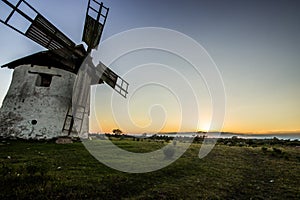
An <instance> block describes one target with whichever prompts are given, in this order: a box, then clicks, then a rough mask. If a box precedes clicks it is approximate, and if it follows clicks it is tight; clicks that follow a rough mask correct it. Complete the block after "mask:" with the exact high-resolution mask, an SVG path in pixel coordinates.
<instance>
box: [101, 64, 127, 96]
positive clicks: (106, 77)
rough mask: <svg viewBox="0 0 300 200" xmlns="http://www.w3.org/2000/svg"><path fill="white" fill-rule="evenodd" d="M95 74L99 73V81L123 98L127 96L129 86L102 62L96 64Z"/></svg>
mask: <svg viewBox="0 0 300 200" xmlns="http://www.w3.org/2000/svg"><path fill="white" fill-rule="evenodd" d="M96 74H99V75H97V77H100V81H103V82H105V83H107V84H108V85H109V86H110V87H112V88H113V89H114V90H115V91H116V92H117V93H119V94H120V95H121V96H123V97H124V98H126V97H127V94H128V86H129V84H128V82H127V81H125V80H124V79H123V78H121V77H120V76H119V75H117V74H116V73H115V72H113V71H112V70H111V69H110V68H108V67H106V66H105V65H104V64H103V63H102V62H100V63H99V64H98V65H97V67H96Z"/></svg>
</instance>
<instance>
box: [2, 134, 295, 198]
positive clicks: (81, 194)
mask: <svg viewBox="0 0 300 200" xmlns="http://www.w3.org/2000/svg"><path fill="white" fill-rule="evenodd" d="M114 142H115V144H117V145H119V146H122V147H123V148H124V149H128V150H130V151H134V152H145V151H151V150H152V149H157V148H158V147H162V146H163V145H165V144H166V143H162V142H155V141H147V140H144V141H133V140H131V139H123V140H119V139H115V140H114ZM230 144H231V143H230ZM200 145H201V144H200V143H197V144H192V146H191V147H190V148H189V149H188V151H186V153H185V154H184V155H183V156H182V157H181V158H180V159H178V160H177V161H176V162H174V163H173V164H171V165H169V166H168V167H166V168H164V169H161V170H159V171H155V172H150V173H144V174H129V173H123V172H119V171H116V170H113V169H110V168H109V167H107V166H105V165H103V164H101V163H100V162H99V161H97V160H96V159H94V158H93V157H92V156H91V155H90V154H89V152H88V151H87V150H86V149H85V148H84V146H83V144H82V143H80V142H75V143H73V144H63V145H62V144H56V143H54V142H33V141H31V142H29V141H27V142H25V141H17V140H3V141H1V145H0V162H1V165H0V176H1V177H0V188H1V193H0V199H300V148H298V147H295V146H293V145H290V146H287V145H275V146H274V145H270V144H267V145H257V146H255V145H254V147H253V146H252V147H251V146H245V145H240V146H239V145H228V144H227V145H225V144H224V143H219V144H218V145H216V146H215V148H214V149H213V151H212V152H210V154H209V155H208V156H207V157H205V158H204V159H201V160H200V159H199V158H198V152H199V148H200Z"/></svg>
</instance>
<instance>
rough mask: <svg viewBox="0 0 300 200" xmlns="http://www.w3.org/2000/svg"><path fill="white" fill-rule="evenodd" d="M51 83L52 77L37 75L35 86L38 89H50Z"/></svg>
mask: <svg viewBox="0 0 300 200" xmlns="http://www.w3.org/2000/svg"><path fill="white" fill-rule="evenodd" d="M51 81H52V75H49V74H38V77H37V80H36V83H35V85H36V86H38V87H50V85H51Z"/></svg>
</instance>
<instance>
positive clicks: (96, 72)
mask: <svg viewBox="0 0 300 200" xmlns="http://www.w3.org/2000/svg"><path fill="white" fill-rule="evenodd" d="M3 3H4V5H5V6H6V8H7V9H8V10H9V11H10V12H8V15H7V16H4V18H3V19H2V18H0V22H1V23H3V24H4V25H6V26H8V27H10V28H12V29H13V30H15V31H17V32H19V33H20V34H22V35H24V36H25V37H27V38H29V39H31V40H32V41H34V42H36V43H38V44H40V45H41V46H43V47H45V48H47V49H48V50H47V51H43V52H39V53H36V54H33V55H30V56H27V57H24V58H21V59H18V60H15V61H13V62H10V63H8V64H5V65H3V66H2V67H8V68H10V69H14V73H13V78H12V82H11V85H10V88H9V90H8V93H7V95H6V97H5V99H4V101H3V105H2V107H1V109H0V137H16V138H23V139H51V138H56V137H60V136H74V134H75V135H76V134H77V133H78V132H79V133H82V127H84V131H85V132H84V133H86V132H88V120H87V119H88V118H87V117H88V114H89V98H88V97H89V91H90V85H94V84H99V83H107V84H108V85H109V86H111V87H112V88H113V89H115V90H116V91H117V92H118V93H119V94H121V95H122V96H124V97H126V95H127V93H128V92H127V90H128V83H127V82H126V81H124V80H123V79H122V78H120V77H119V76H118V75H117V74H116V73H114V72H113V71H112V70H110V69H109V68H107V67H106V66H105V65H104V64H102V63H99V64H98V65H97V66H94V64H93V62H92V58H91V57H90V52H91V51H92V50H93V49H95V48H96V47H97V46H98V45H99V42H100V39H101V35H102V32H103V28H104V25H105V22H106V18H107V15H108V11H109V8H107V7H105V6H104V5H103V3H100V2H98V0H89V1H88V7H87V11H86V19H85V25H84V30H83V36H82V41H83V42H85V44H86V45H87V50H86V49H85V48H84V46H83V45H82V44H81V45H76V44H75V43H74V42H73V41H72V40H71V39H69V38H68V37H67V36H66V35H64V34H63V33H62V32H61V31H60V30H58V29H57V28H56V27H55V26H54V25H53V24H52V23H51V22H49V21H48V20H47V19H46V18H45V17H43V16H42V15H41V14H40V13H39V12H38V11H37V10H35V9H34V8H33V7H32V6H31V5H29V4H28V3H27V2H26V1H25V0H19V1H17V2H16V1H13V0H11V1H10V0H5V1H4V0H3ZM27 13H28V14H27ZM15 15H18V17H19V21H18V23H21V21H22V20H23V21H24V22H25V24H29V26H28V27H27V28H26V30H22V28H17V27H18V26H17V25H16V26H14V25H13V24H12V23H13V21H11V18H12V17H13V16H15ZM84 61H85V62H84ZM83 63H84V64H83ZM81 65H83V66H84V67H83V69H82V68H81ZM73 91H75V92H74V93H73ZM73 94H76V95H73ZM78 129H79V130H78Z"/></svg>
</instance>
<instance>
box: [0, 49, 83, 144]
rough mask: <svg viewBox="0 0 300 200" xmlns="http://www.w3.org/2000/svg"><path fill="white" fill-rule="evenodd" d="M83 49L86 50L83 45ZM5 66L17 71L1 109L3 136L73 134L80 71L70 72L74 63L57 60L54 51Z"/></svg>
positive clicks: (56, 135)
mask: <svg viewBox="0 0 300 200" xmlns="http://www.w3.org/2000/svg"><path fill="white" fill-rule="evenodd" d="M80 49H81V51H82V53H84V49H83V47H81V48H80ZM79 63H80V62H79ZM2 67H8V68H10V69H14V72H13V78H12V82H11V84H10V87H9V90H8V92H7V94H6V97H5V99H4V101H3V104H2V107H1V109H0V116H1V118H0V136H3V137H17V138H24V139H50V138H55V137H60V136H69V135H70V133H69V131H68V128H70V121H66V120H67V114H68V110H69V109H70V108H71V103H72V91H73V85H74V81H75V78H76V73H75V72H76V70H75V71H74V72H72V71H68V70H67V69H70V68H69V67H70V66H66V65H64V64H63V63H59V62H57V61H56V60H55V57H53V55H51V52H50V51H46V52H41V53H37V54H34V55H31V56H27V57H25V58H21V59H19V60H16V61H13V62H11V63H8V64H6V65H3V66H2ZM79 67H80V66H75V68H77V69H78V68H79ZM64 128H65V129H66V130H65V131H63V129H64Z"/></svg>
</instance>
